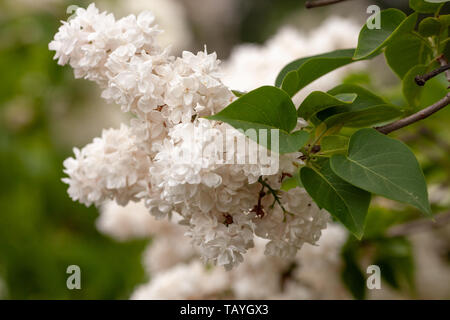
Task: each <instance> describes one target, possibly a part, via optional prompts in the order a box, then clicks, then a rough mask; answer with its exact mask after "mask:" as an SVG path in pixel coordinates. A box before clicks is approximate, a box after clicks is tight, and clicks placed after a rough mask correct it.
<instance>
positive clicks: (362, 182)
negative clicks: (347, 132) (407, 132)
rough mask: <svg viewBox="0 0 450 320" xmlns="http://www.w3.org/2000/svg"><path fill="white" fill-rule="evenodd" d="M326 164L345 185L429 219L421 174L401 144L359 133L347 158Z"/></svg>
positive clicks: (366, 131) (338, 157) (375, 133)
mask: <svg viewBox="0 0 450 320" xmlns="http://www.w3.org/2000/svg"><path fill="white" fill-rule="evenodd" d="M330 163H331V168H332V170H333V172H334V173H336V174H337V175H338V176H339V177H340V178H342V179H344V180H345V181H347V182H349V183H351V184H353V185H355V186H357V187H359V188H361V189H364V190H367V191H369V192H372V193H375V194H378V195H381V196H384V197H386V198H389V199H392V200H396V201H400V202H403V203H407V204H410V205H412V206H414V207H416V208H418V209H419V210H421V211H422V212H424V213H426V214H428V215H431V209H430V204H429V202H428V192H427V186H426V183H425V178H424V175H423V172H422V170H421V168H420V166H419V163H418V162H417V159H416V157H415V156H414V154H413V153H412V151H411V150H410V149H409V148H408V147H407V146H406V145H405V144H403V143H402V142H400V141H398V140H396V139H392V138H390V137H388V136H386V135H384V134H381V133H379V132H378V131H376V130H375V129H369V128H367V129H361V130H358V131H357V132H355V133H354V134H353V135H352V137H351V138H350V143H349V148H348V155H347V156H344V155H334V156H332V157H331V159H330Z"/></svg>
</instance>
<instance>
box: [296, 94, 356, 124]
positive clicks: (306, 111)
mask: <svg viewBox="0 0 450 320" xmlns="http://www.w3.org/2000/svg"><path fill="white" fill-rule="evenodd" d="M356 97H357V94H355V93H351V94H345V95H340V96H332V95H330V94H328V93H325V92H321V91H314V92H311V93H310V94H309V95H308V96H307V97H306V98H305V100H303V102H302V104H301V105H300V107H299V108H298V116H299V117H302V118H303V119H305V120H309V118H310V117H311V116H312V115H314V114H315V113H317V112H319V111H321V110H324V109H327V108H329V107H335V106H343V105H346V104H350V103H352V102H353V101H354V100H355V99H356ZM339 98H341V99H339Z"/></svg>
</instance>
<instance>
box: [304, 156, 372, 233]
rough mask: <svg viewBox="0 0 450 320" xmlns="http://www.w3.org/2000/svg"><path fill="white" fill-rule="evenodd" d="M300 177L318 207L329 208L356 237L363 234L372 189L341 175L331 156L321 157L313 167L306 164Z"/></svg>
mask: <svg viewBox="0 0 450 320" xmlns="http://www.w3.org/2000/svg"><path fill="white" fill-rule="evenodd" d="M300 179H301V181H302V183H303V186H304V187H305V189H306V191H308V193H309V194H310V195H311V197H312V198H313V200H314V201H315V202H316V203H317V204H318V205H319V207H321V208H325V209H326V210H327V211H328V212H330V213H331V214H332V215H333V217H335V218H336V219H338V220H339V221H340V222H342V224H344V225H345V226H346V227H347V228H348V229H349V230H350V231H351V232H352V233H353V234H354V235H355V236H356V237H357V238H361V237H362V235H363V231H364V223H365V217H366V214H367V209H368V208H369V203H370V193H368V192H366V191H364V190H361V189H359V188H357V187H355V186H352V185H351V184H349V183H347V182H346V181H344V180H342V179H341V178H339V177H338V176H337V175H336V174H335V173H334V172H333V171H332V170H331V168H330V163H329V160H328V159H326V160H325V159H324V160H321V161H318V162H317V163H316V164H315V166H314V167H313V168H309V167H303V168H302V169H301V170H300Z"/></svg>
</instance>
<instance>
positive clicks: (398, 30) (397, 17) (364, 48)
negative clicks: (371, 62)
mask: <svg viewBox="0 0 450 320" xmlns="http://www.w3.org/2000/svg"><path fill="white" fill-rule="evenodd" d="M378 15H380V16H379V19H380V29H369V28H368V27H367V24H365V25H364V27H363V28H362V29H361V32H360V33H359V38H358V47H357V48H356V50H355V55H354V58H355V59H358V60H359V59H364V58H367V57H370V56H372V55H375V54H377V53H379V52H381V49H383V48H384V47H385V46H387V45H388V44H389V43H390V42H392V41H393V39H395V37H396V36H398V35H400V34H402V33H404V32H409V31H411V30H413V29H414V27H415V25H416V21H417V16H418V15H417V13H413V14H412V15H410V16H409V17H407V18H406V15H405V14H404V13H403V12H402V11H400V10H397V9H392V8H391V9H387V10H383V11H380V12H379V13H378Z"/></svg>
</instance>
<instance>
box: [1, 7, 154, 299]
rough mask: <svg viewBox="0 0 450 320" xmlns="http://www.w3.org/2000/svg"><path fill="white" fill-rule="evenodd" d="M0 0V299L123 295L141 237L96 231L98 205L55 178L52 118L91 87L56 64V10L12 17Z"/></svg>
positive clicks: (59, 155) (62, 150)
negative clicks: (70, 280)
mask: <svg viewBox="0 0 450 320" xmlns="http://www.w3.org/2000/svg"><path fill="white" fill-rule="evenodd" d="M3 5H4V3H0V10H1V12H2V17H1V18H0V39H1V43H2V49H1V50H0V69H1V70H2V77H1V78H0V278H1V279H2V280H4V282H5V284H6V287H7V289H8V295H7V296H6V298H8V299H127V298H129V296H130V294H131V293H132V291H133V290H134V288H135V287H136V286H137V285H138V284H139V283H142V282H143V281H145V279H146V275H145V271H144V269H143V267H142V264H141V258H142V252H143V250H144V248H145V246H146V245H147V241H130V242H124V243H118V242H116V241H114V240H112V239H110V238H108V237H105V236H104V235H102V234H100V233H99V232H98V231H97V229H96V227H95V220H96V218H97V210H96V209H95V208H86V207H84V206H83V205H80V204H76V203H74V202H73V201H72V200H71V199H70V198H69V197H68V196H67V192H66V190H67V185H65V184H63V183H62V182H61V178H62V176H63V173H62V161H63V160H64V159H65V158H66V157H68V156H69V155H70V154H71V150H70V149H69V148H67V147H66V146H65V145H64V144H62V143H61V140H60V139H59V138H60V137H59V135H61V132H58V131H57V130H56V128H55V124H56V123H57V122H58V121H59V120H60V119H62V118H64V116H67V114H69V113H70V112H74V111H76V110H79V109H80V108H82V107H83V105H86V108H91V107H92V105H91V104H90V103H89V100H88V99H86V97H90V94H91V93H92V90H91V86H89V85H86V84H85V83H84V82H80V81H76V80H73V74H72V70H70V69H69V68H61V67H59V66H57V65H56V63H55V62H54V61H53V60H52V53H51V52H49V50H48V42H49V41H50V39H51V37H52V35H53V34H54V33H55V31H56V30H57V29H58V26H59V20H60V19H61V18H63V17H57V16H55V15H53V14H50V13H43V12H44V11H41V13H39V14H38V13H35V14H33V15H19V16H12V15H13V12H9V11H8V10H6V9H4V8H3V7H2V6H3ZM14 5H15V4H14ZM61 6H62V4H61ZM56 8H57V7H55V9H56ZM61 9H62V10H61V11H59V12H63V13H64V12H65V11H64V9H65V8H61ZM18 11H21V10H18ZM45 12H47V11H45ZM91 102H92V101H91ZM16 115H18V116H20V117H19V118H18V119H19V120H21V121H14V120H16V119H17V118H15V116H16ZM72 264H76V265H79V266H80V268H81V286H82V289H81V290H68V289H67V287H66V280H67V277H68V274H66V269H67V267H68V266H69V265H72Z"/></svg>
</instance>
